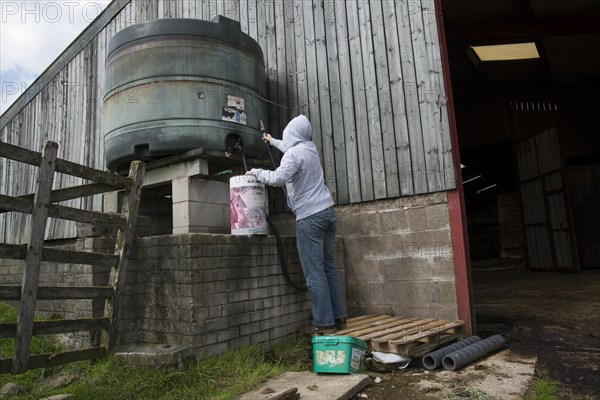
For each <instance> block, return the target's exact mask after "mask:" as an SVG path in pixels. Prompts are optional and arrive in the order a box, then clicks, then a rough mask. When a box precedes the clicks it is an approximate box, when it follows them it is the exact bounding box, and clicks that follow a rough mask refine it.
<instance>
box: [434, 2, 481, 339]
mask: <svg viewBox="0 0 600 400" xmlns="http://www.w3.org/2000/svg"><path fill="white" fill-rule="evenodd" d="M435 10H436V15H437V22H438V24H437V25H438V34H439V38H440V52H441V56H442V70H443V76H444V88H445V90H446V97H447V98H448V103H447V104H448V122H449V125H450V137H451V140H452V158H453V161H454V170H455V174H456V189H454V190H449V191H448V192H447V195H448V212H449V215H450V235H451V240H452V254H453V257H454V279H455V285H456V303H457V308H458V318H459V319H461V320H463V321H465V325H466V326H465V329H466V331H467V334H471V333H475V332H476V329H475V309H474V303H473V284H472V280H471V259H470V256H469V241H468V233H467V213H466V209H465V196H464V192H463V185H462V173H461V170H460V152H459V145H458V130H457V127H456V116H455V113H454V98H453V96H452V81H451V79H450V64H449V58H448V49H447V46H446V35H445V31H444V18H443V16H442V2H441V0H435Z"/></svg>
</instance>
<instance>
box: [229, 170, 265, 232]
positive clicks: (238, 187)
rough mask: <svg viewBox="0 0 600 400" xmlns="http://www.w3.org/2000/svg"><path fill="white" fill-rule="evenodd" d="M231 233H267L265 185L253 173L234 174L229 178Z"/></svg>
mask: <svg viewBox="0 0 600 400" xmlns="http://www.w3.org/2000/svg"><path fill="white" fill-rule="evenodd" d="M229 200H230V206H231V234H233V235H266V234H267V231H268V225H267V212H266V208H265V185H264V184H262V183H260V182H259V181H258V180H257V179H256V177H254V176H252V175H239V176H234V177H232V178H231V179H230V180H229Z"/></svg>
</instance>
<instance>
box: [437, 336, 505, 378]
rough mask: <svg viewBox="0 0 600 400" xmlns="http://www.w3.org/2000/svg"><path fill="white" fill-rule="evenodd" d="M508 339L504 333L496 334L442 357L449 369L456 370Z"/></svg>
mask: <svg viewBox="0 0 600 400" xmlns="http://www.w3.org/2000/svg"><path fill="white" fill-rule="evenodd" d="M504 343H506V340H505V339H504V338H503V337H502V335H494V336H491V337H489V338H487V339H484V340H481V341H479V342H476V343H473V344H472V345H469V346H467V347H465V348H463V349H460V350H457V351H455V352H453V353H450V354H448V355H446V356H445V357H444V358H442V365H443V366H444V368H445V369H447V370H448V371H454V370H455V369H457V368H460V367H462V366H463V365H465V364H467V363H470V362H471V361H474V360H476V359H478V358H480V357H483V356H484V355H486V354H488V353H490V352H492V351H494V350H497V349H499V348H501V347H502V346H504Z"/></svg>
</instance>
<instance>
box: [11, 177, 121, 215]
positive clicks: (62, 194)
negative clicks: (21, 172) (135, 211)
mask: <svg viewBox="0 0 600 400" xmlns="http://www.w3.org/2000/svg"><path fill="white" fill-rule="evenodd" d="M114 190H115V187H114V186H111V185H106V184H104V183H87V184H85V185H78V186H72V187H67V188H62V189H56V190H53V191H52V192H51V193H50V203H58V202H61V201H66V200H71V199H78V198H80V197H88V196H94V195H97V194H102V193H106V192H112V191H114ZM17 198H18V199H24V200H28V201H32V200H33V193H31V194H26V195H23V196H17ZM3 211H4V210H0V213H1V212H3Z"/></svg>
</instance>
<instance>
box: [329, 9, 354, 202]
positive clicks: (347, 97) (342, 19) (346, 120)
mask: <svg viewBox="0 0 600 400" xmlns="http://www.w3.org/2000/svg"><path fill="white" fill-rule="evenodd" d="M344 3H345V1H342V0H335V1H334V13H335V14H334V15H335V20H336V21H335V28H336V36H337V54H338V59H339V65H338V67H339V77H340V81H339V105H340V107H341V112H342V119H343V133H344V137H342V138H341V139H340V140H341V141H342V143H344V148H345V149H344V150H345V154H346V173H345V178H346V179H347V184H348V202H350V203H356V202H359V201H360V199H361V195H360V170H359V166H358V149H357V140H356V135H357V133H356V125H355V121H354V96H353V93H352V71H351V69H350V49H349V39H348V24H347V23H346V7H345V5H344ZM329 45H330V43H329V42H328V46H329ZM336 143H337V136H336ZM338 179H340V175H338ZM340 196H341V195H340ZM338 197H339V196H338ZM339 201H340V203H341V198H340V200H339Z"/></svg>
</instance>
